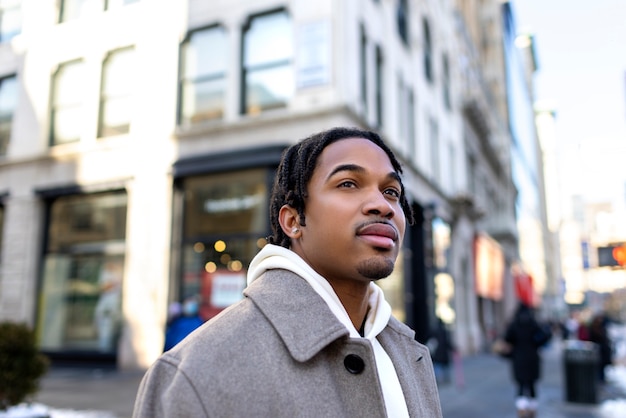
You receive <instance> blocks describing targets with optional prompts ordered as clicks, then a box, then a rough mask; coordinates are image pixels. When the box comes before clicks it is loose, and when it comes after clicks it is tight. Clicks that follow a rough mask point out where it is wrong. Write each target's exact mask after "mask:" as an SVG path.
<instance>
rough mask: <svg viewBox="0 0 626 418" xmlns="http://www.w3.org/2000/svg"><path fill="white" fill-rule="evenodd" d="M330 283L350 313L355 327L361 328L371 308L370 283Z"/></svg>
mask: <svg viewBox="0 0 626 418" xmlns="http://www.w3.org/2000/svg"><path fill="white" fill-rule="evenodd" d="M329 283H330V285H331V286H332V288H333V290H334V291H335V293H336V294H337V297H338V298H339V301H341V304H342V305H343V307H344V309H345V310H346V312H347V313H348V316H349V317H350V321H351V322H352V325H354V328H356V329H357V330H359V329H361V326H362V325H363V322H364V321H365V317H366V316H367V312H368V310H369V283H354V282H345V283H332V282H329Z"/></svg>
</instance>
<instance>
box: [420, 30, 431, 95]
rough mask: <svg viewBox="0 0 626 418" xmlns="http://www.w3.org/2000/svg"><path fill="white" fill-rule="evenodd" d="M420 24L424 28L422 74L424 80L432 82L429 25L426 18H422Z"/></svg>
mask: <svg viewBox="0 0 626 418" xmlns="http://www.w3.org/2000/svg"><path fill="white" fill-rule="evenodd" d="M422 26H423V30H424V76H425V77H426V80H428V81H429V82H431V83H432V81H433V61H432V59H433V58H432V56H433V45H432V39H431V33H430V25H429V24H428V20H427V19H426V18H424V19H423V20H422Z"/></svg>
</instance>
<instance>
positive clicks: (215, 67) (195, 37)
mask: <svg viewBox="0 0 626 418" xmlns="http://www.w3.org/2000/svg"><path fill="white" fill-rule="evenodd" d="M181 60H182V62H181V79H180V103H181V104H180V106H179V112H180V114H179V123H181V124H191V123H198V122H203V121H206V120H212V119H220V118H222V117H223V115H224V92H225V90H226V69H227V66H228V55H227V44H226V32H225V31H224V28H222V27H221V26H214V27H210V28H205V29H201V30H197V31H193V32H191V33H190V34H189V36H188V37H187V39H186V40H185V41H184V42H183V45H182V53H181Z"/></svg>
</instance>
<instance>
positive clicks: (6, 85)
mask: <svg viewBox="0 0 626 418" xmlns="http://www.w3.org/2000/svg"><path fill="white" fill-rule="evenodd" d="M16 106H17V79H16V77H15V76H12V77H6V78H3V79H0V156H4V155H7V150H8V148H9V141H10V140H11V128H12V127H13V113H14V112H15V107H16Z"/></svg>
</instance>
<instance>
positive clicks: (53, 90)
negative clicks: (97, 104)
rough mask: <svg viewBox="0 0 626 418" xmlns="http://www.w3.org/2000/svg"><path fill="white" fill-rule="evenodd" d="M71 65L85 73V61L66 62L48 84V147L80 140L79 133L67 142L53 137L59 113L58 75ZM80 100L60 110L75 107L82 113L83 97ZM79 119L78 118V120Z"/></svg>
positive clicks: (84, 101)
mask: <svg viewBox="0 0 626 418" xmlns="http://www.w3.org/2000/svg"><path fill="white" fill-rule="evenodd" d="M73 65H80V66H81V67H82V71H83V72H84V71H85V61H84V60H83V59H82V58H79V59H75V60H72V61H66V62H63V63H60V64H59V65H58V66H57V68H56V70H55V71H54V73H53V74H52V82H51V83H50V112H49V115H50V123H49V141H48V142H49V145H50V146H57V145H62V144H68V143H76V142H79V141H80V139H81V136H82V135H81V133H80V131H79V133H78V136H77V137H76V138H70V139H69V140H63V141H59V140H58V138H57V137H56V135H55V130H56V128H57V126H58V123H57V118H56V117H57V116H58V113H59V111H58V110H59V107H61V106H60V105H59V104H57V101H58V100H57V95H58V94H59V87H60V86H59V85H58V84H59V78H58V77H59V75H60V74H61V72H62V71H63V70H64V69H66V68H70V66H73ZM81 97H82V100H80V101H78V102H76V103H73V104H70V105H65V106H62V109H65V110H67V108H68V107H75V108H77V109H78V110H79V113H80V110H81V109H82V111H83V112H84V108H85V103H86V100H85V97H84V95H82V96H81ZM80 119H81V118H79V120H80Z"/></svg>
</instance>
